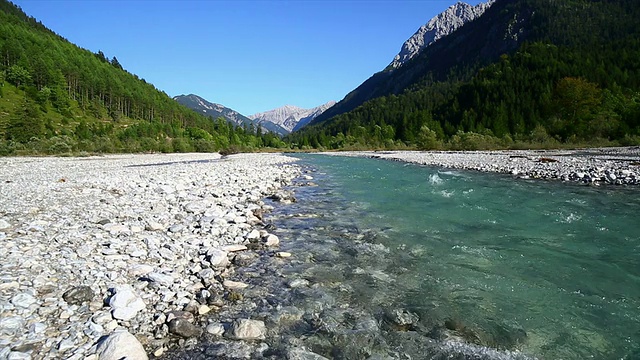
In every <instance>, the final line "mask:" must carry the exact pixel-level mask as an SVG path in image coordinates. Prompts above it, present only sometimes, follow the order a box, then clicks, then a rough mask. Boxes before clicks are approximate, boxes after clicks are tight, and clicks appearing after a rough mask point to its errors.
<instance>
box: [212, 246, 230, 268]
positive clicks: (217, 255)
mask: <svg viewBox="0 0 640 360" xmlns="http://www.w3.org/2000/svg"><path fill="white" fill-rule="evenodd" d="M207 257H208V258H209V262H210V263H211V266H213V267H226V266H227V265H229V258H228V256H227V252H226V251H223V250H220V249H209V251H207Z"/></svg>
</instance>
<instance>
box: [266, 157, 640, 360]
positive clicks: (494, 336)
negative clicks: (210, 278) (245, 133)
mask: <svg viewBox="0 0 640 360" xmlns="http://www.w3.org/2000/svg"><path fill="white" fill-rule="evenodd" d="M297 156H298V157H300V159H301V160H300V164H302V165H304V166H305V168H306V169H307V170H308V171H309V172H308V175H310V176H311V177H313V180H310V181H311V182H312V183H311V184H310V185H312V186H301V187H296V188H295V192H296V197H297V199H298V201H297V202H296V203H294V204H292V205H284V206H276V208H275V210H274V212H273V213H272V214H271V215H270V218H271V219H272V221H273V222H274V224H275V225H276V227H277V234H278V235H279V236H280V238H281V239H282V243H281V247H282V249H283V250H285V251H289V252H291V253H293V254H294V256H297V258H298V260H299V261H293V262H292V263H291V265H290V266H289V267H287V268H285V270H284V274H285V275H286V276H287V277H290V278H291V279H298V280H299V281H298V282H297V283H295V282H294V283H293V284H294V285H295V286H292V288H293V289H292V292H291V293H292V295H291V296H289V297H287V302H288V304H290V305H293V306H296V307H297V308H299V309H302V310H303V311H305V313H306V314H307V315H305V316H306V317H305V321H306V324H307V326H306V327H302V328H300V327H298V328H297V329H296V328H295V327H292V328H291V329H290V330H288V333H289V334H290V335H291V336H293V337H297V339H298V342H301V344H300V345H303V346H305V347H306V348H309V349H311V350H313V351H314V352H316V353H319V354H321V355H324V356H327V357H334V358H349V359H350V358H363V359H364V358H370V357H373V358H380V359H382V358H406V359H416V358H439V357H440V356H441V357H443V358H444V357H445V356H452V354H453V355H454V357H450V358H476V357H473V356H474V355H473V354H485V355H483V356H486V357H487V358H505V359H508V358H520V357H523V358H524V357H530V358H540V359H587V358H594V359H632V358H637V357H639V356H640V351H639V347H638V346H639V344H638V341H639V340H640V226H639V225H638V214H639V213H640V196H638V192H637V190H635V189H625V188H610V187H598V188H596V187H588V186H580V185H574V184H563V183H560V182H544V181H526V180H514V179H513V178H512V177H511V176H504V175H496V174H483V173H476V172H466V171H448V170H445V169H442V168H431V167H421V166H417V165H410V164H404V163H399V162H390V161H382V160H375V159H364V158H347V157H334V156H331V157H327V156H322V155H297ZM291 281H293V280H290V283H291ZM299 284H301V285H303V286H298V285H299ZM309 314H311V315H309ZM403 319H404V320H403ZM314 321H315V323H314ZM309 324H312V325H316V329H315V331H311V330H310V329H309ZM296 331H298V333H296ZM285 332H287V331H285ZM455 356H458V357H455ZM478 356H479V355H478Z"/></svg>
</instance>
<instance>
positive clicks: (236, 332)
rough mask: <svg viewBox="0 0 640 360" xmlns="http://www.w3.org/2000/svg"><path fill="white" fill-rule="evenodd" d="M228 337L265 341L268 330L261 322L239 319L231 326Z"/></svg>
mask: <svg viewBox="0 0 640 360" xmlns="http://www.w3.org/2000/svg"><path fill="white" fill-rule="evenodd" d="M227 332H228V336H229V337H230V338H232V339H237V340H264V339H265V338H266V334H267V328H266V326H265V325H264V322H263V321H261V320H251V319H237V320H236V321H234V322H233V324H231V327H230V328H229V330H228V331H227Z"/></svg>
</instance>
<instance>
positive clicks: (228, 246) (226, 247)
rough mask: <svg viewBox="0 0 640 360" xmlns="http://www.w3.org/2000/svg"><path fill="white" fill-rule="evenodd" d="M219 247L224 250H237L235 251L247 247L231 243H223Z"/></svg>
mask: <svg viewBox="0 0 640 360" xmlns="http://www.w3.org/2000/svg"><path fill="white" fill-rule="evenodd" d="M254 231H255V230H254ZM221 249H222V250H223V251H226V252H237V251H244V250H247V247H246V246H245V245H242V244H231V245H225V246H223V247H221Z"/></svg>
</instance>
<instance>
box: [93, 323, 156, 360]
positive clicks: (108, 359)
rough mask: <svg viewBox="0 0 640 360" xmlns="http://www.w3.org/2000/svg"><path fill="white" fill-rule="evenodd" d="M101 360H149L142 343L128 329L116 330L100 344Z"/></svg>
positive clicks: (98, 353) (99, 355)
mask: <svg viewBox="0 0 640 360" xmlns="http://www.w3.org/2000/svg"><path fill="white" fill-rule="evenodd" d="M96 354H97V355H98V358H99V359H100V360H121V359H127V360H147V359H148V357H147V353H146V352H145V351H144V348H143V347H142V344H140V342H139V341H138V339H136V337H135V336H133V335H131V334H130V333H129V332H128V331H126V330H121V331H116V332H114V333H112V334H111V335H109V336H108V337H107V338H106V339H105V340H104V341H102V342H101V343H100V344H99V345H98V350H97V352H96Z"/></svg>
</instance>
